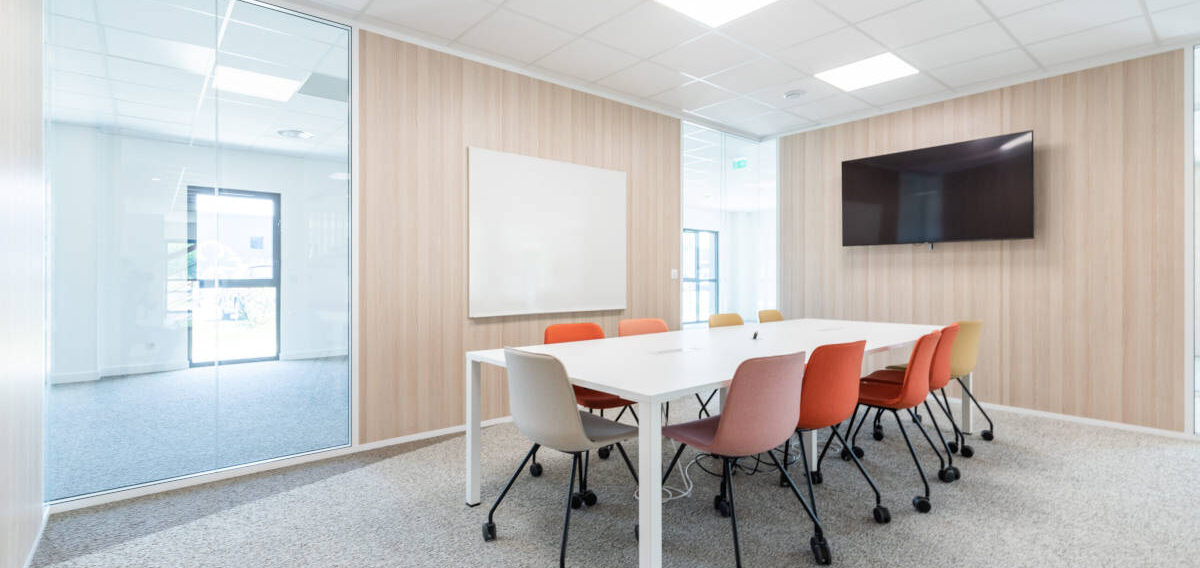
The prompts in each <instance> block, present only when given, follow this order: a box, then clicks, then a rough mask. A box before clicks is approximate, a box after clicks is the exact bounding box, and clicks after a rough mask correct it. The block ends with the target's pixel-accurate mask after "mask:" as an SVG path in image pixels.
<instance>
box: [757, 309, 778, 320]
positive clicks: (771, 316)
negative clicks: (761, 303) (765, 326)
mask: <svg viewBox="0 0 1200 568" xmlns="http://www.w3.org/2000/svg"><path fill="white" fill-rule="evenodd" d="M772 321H783V312H781V311H779V310H758V323H767V322H772Z"/></svg>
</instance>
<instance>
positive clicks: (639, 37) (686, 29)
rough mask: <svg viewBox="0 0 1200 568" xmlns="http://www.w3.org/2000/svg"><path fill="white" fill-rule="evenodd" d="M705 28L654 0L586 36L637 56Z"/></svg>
mask: <svg viewBox="0 0 1200 568" xmlns="http://www.w3.org/2000/svg"><path fill="white" fill-rule="evenodd" d="M707 30H708V28H706V27H704V26H702V25H700V24H699V23H697V22H695V21H693V20H692V19H691V18H688V17H687V16H684V15H683V14H680V13H679V12H676V11H675V10H672V9H670V8H667V7H666V6H663V5H662V4H659V3H657V2H643V3H642V4H641V5H640V6H638V7H636V8H634V9H633V10H630V11H628V12H626V13H624V14H621V15H620V16H617V17H616V18H613V19H612V20H609V21H608V22H605V23H603V24H601V25H599V26H597V27H596V29H594V30H592V31H590V32H588V34H587V35H588V37H590V38H592V39H594V40H596V41H599V42H601V43H605V44H608V45H609V46H612V47H615V48H617V49H621V50H624V51H628V52H629V53H632V54H634V55H638V56H640V57H652V56H654V55H657V54H659V53H662V52H663V51H666V50H667V49H669V48H671V47H674V46H676V45H679V44H681V43H683V42H685V41H687V40H689V39H691V38H694V37H697V36H699V35H701V34H703V33H705V31H707Z"/></svg>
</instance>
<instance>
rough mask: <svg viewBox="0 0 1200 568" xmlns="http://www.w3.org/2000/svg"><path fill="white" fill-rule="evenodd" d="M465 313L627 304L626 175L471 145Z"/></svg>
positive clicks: (581, 309)
mask: <svg viewBox="0 0 1200 568" xmlns="http://www.w3.org/2000/svg"><path fill="white" fill-rule="evenodd" d="M467 163H468V172H467V174H468V175H467V179H468V182H467V183H468V209H469V212H468V219H469V221H468V223H469V225H468V230H469V231H470V233H469V235H470V238H469V239H468V241H469V242H468V246H469V249H468V252H469V256H470V272H469V275H468V280H469V288H470V293H469V300H470V307H469V310H468V311H469V313H470V317H473V318H481V317H494V316H510V315H518V314H548V313H556V312H585V311H597V310H623V309H625V282H626V280H625V172H621V171H616V170H605V169H600V168H592V167H588V166H580V165H577V164H571V163H567V162H558V161H554V160H545V159H542V158H533V157H530V156H522V155H519V154H509V153H505V152H497V151H494V150H485V149H483V148H470V149H469V151H468V154H467Z"/></svg>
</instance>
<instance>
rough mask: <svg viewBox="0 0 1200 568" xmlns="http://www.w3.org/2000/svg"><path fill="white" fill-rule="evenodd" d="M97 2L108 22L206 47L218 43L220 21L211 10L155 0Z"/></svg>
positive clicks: (105, 23) (116, 26)
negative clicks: (200, 10)
mask: <svg viewBox="0 0 1200 568" xmlns="http://www.w3.org/2000/svg"><path fill="white" fill-rule="evenodd" d="M96 6H97V10H98V11H99V16H100V18H99V21H100V23H101V24H104V25H105V26H111V27H115V28H121V29H124V30H133V31H137V32H138V33H141V34H144V35H149V36H154V37H158V38H162V39H167V40H171V41H175V42H183V43H190V44H193V45H198V46H201V47H205V48H211V47H213V46H214V45H215V44H216V30H217V29H218V26H219V24H220V22H219V20H218V19H217V18H216V17H215V16H213V15H212V14H211V13H208V12H198V11H195V10H190V9H186V8H182V7H179V6H176V5H173V4H167V3H163V2H155V1H153V0H103V1H102V2H97V4H96Z"/></svg>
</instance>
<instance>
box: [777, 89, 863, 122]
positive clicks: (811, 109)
mask: <svg viewBox="0 0 1200 568" xmlns="http://www.w3.org/2000/svg"><path fill="white" fill-rule="evenodd" d="M870 108H871V105H869V104H867V103H865V102H863V101H860V100H858V99H856V98H854V97H852V96H850V95H846V94H838V95H833V96H832V97H826V98H824V99H821V100H819V101H815V102H811V103H808V104H804V105H799V106H796V107H793V108H791V109H788V110H790V111H791V112H793V113H795V114H798V115H800V116H801V117H804V118H807V119H810V120H814V121H823V120H828V119H831V118H837V117H840V116H845V115H848V114H854V113H858V112H863V111H866V110H869V109H870Z"/></svg>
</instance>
